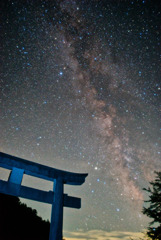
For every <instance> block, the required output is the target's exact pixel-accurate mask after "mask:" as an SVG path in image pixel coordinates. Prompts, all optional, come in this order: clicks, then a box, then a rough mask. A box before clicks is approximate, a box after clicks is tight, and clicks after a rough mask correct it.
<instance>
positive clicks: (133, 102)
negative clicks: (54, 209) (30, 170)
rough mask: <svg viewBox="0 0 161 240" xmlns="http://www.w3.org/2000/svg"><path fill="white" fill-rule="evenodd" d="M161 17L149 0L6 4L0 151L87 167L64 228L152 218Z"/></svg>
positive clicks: (159, 152)
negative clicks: (146, 204) (148, 202)
mask: <svg viewBox="0 0 161 240" xmlns="http://www.w3.org/2000/svg"><path fill="white" fill-rule="evenodd" d="M159 15H160V12H159V6H158V5H157V4H155V3H154V4H153V3H152V2H151V1H114V3H112V2H110V1H109V3H106V1H72V0H71V1H56V2H54V1H49V2H48V1H39V3H35V2H34V1H31V2H30V3H28V2H27V1H26V3H25V4H21V3H18V2H17V1H12V2H11V1H5V2H4V3H3V16H2V18H3V19H2V20H3V21H2V30H3V41H2V44H3V49H2V59H3V71H2V78H1V101H2V111H1V116H0V117H1V118H0V119H1V126H2V127H1V139H2V144H1V151H4V152H6V153H9V154H12V155H16V156H20V157H24V158H26V159H30V160H32V161H37V162H40V163H43V164H47V165H50V166H53V167H57V168H60V169H66V170H70V171H75V172H88V173H89V176H88V179H87V182H86V183H85V184H84V186H83V187H82V188H81V189H78V190H76V189H75V190H74V188H71V193H72V194H73V190H74V193H75V194H76V195H78V196H80V195H81V196H82V204H83V205H82V209H81V210H80V213H78V212H76V213H75V212H74V211H73V210H71V209H70V210H69V211H66V214H65V222H67V223H65V226H64V227H65V229H66V230H73V231H75V232H76V231H77V230H79V229H84V230H91V229H98V230H100V229H102V230H107V231H141V230H143V229H144V228H145V227H146V226H147V222H148V219H146V217H145V216H143V215H142V213H141V209H142V206H143V201H144V199H145V198H146V197H147V196H145V194H144V192H143V191H142V188H143V187H146V186H147V185H148V182H149V181H151V180H152V179H154V177H155V175H154V171H155V170H158V169H161V137H160V136H161V105H160V102H161V82H160V79H159V77H160V70H159V63H160V59H159V48H160V43H159V39H160V32H159V18H160V17H159ZM71 213H72V214H71ZM41 214H42V215H43V213H41ZM71 215H72V216H71ZM73 220H74V222H75V224H72V221H73Z"/></svg>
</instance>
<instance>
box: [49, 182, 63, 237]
mask: <svg viewBox="0 0 161 240" xmlns="http://www.w3.org/2000/svg"><path fill="white" fill-rule="evenodd" d="M63 191H64V185H63V181H62V178H58V179H55V180H54V193H55V194H54V202H53V204H52V211H51V225H50V226H51V228H50V236H49V240H62V231H63Z"/></svg>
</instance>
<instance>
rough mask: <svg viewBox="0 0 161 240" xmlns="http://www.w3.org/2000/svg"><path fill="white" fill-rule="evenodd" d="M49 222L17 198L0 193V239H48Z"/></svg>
mask: <svg viewBox="0 0 161 240" xmlns="http://www.w3.org/2000/svg"><path fill="white" fill-rule="evenodd" d="M49 229H50V223H49V222H48V221H44V220H42V218H41V217H39V216H37V211H36V210H33V209H32V208H29V207H27V206H26V204H23V203H21V202H20V200H19V198H17V197H13V196H9V195H5V194H1V193H0V239H1V240H10V239H12V240H29V239H30V240H48V239H49Z"/></svg>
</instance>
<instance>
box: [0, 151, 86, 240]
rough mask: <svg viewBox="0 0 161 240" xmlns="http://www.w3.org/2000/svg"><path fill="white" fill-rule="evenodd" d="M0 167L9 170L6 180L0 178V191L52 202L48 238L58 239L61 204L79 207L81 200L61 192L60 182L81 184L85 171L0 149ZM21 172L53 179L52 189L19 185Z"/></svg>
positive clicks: (62, 189) (61, 225) (60, 224)
mask: <svg viewBox="0 0 161 240" xmlns="http://www.w3.org/2000/svg"><path fill="white" fill-rule="evenodd" d="M0 167H2V168H6V169H9V170H11V173H10V176H9V179H8V181H3V180H0V192H1V193H4V194H8V195H13V196H18V197H22V198H27V199H31V200H35V201H39V202H44V203H50V204H52V212H51V225H50V236H49V240H62V230H63V206H64V207H70V208H78V209H79V208H81V199H80V198H75V197H70V196H68V195H67V194H64V184H70V185H82V184H83V183H84V182H85V178H86V177H87V175H88V174H80V173H71V172H66V171H61V170H58V169H55V168H51V167H48V166H44V165H42V164H38V163H35V162H31V161H27V160H24V159H21V158H17V157H14V156H11V155H8V154H5V153H1V152H0ZM23 174H27V175H30V176H34V177H38V178H43V179H45V180H49V181H52V182H54V191H48V192H47V191H42V190H38V189H35V188H30V187H26V186H21V182H22V178H23Z"/></svg>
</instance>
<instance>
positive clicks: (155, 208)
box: [143, 172, 161, 240]
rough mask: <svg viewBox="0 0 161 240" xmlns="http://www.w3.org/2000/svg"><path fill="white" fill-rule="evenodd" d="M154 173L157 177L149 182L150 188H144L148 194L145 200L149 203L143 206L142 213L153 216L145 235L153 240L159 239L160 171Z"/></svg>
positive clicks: (160, 217) (160, 209) (160, 228)
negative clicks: (147, 198)
mask: <svg viewBox="0 0 161 240" xmlns="http://www.w3.org/2000/svg"><path fill="white" fill-rule="evenodd" d="M155 173H156V174H157V177H156V179H155V181H154V182H150V184H151V188H150V187H149V188H147V189H146V188H144V190H145V191H146V192H148V193H149V194H150V195H149V200H148V201H145V202H147V203H149V206H148V207H144V208H143V214H145V215H147V216H148V217H150V218H153V221H152V222H150V224H149V225H150V226H149V228H148V231H147V235H148V236H149V237H150V238H151V239H153V240H161V172H155ZM152 225H153V226H152Z"/></svg>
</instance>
